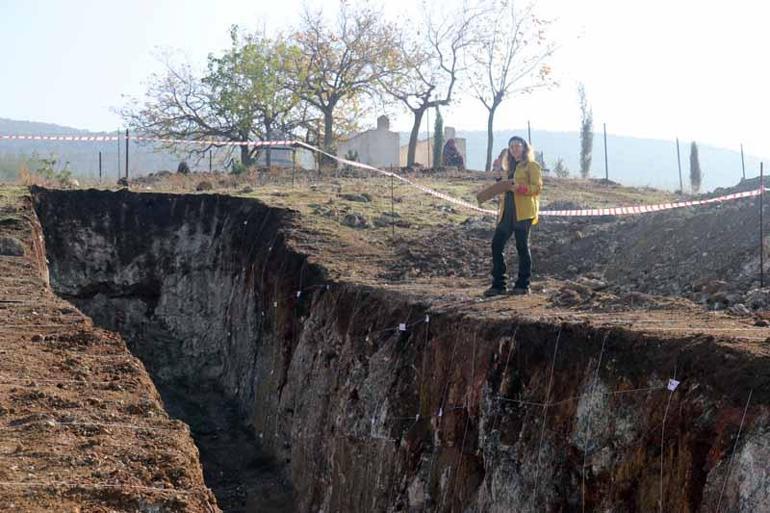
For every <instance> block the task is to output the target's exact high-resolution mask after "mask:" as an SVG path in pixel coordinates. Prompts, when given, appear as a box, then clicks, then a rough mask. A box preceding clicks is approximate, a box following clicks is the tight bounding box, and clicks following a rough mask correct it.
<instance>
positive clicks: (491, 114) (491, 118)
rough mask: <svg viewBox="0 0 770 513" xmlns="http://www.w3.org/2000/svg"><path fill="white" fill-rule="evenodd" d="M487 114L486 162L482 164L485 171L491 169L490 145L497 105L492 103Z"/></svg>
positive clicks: (493, 139)
mask: <svg viewBox="0 0 770 513" xmlns="http://www.w3.org/2000/svg"><path fill="white" fill-rule="evenodd" d="M488 110H489V115H488V116H487V163H486V164H484V171H486V172H487V173H488V172H489V171H491V170H492V146H493V145H494V144H495V135H494V134H495V132H494V130H495V111H497V105H496V104H493V105H492V108H491V109H488Z"/></svg>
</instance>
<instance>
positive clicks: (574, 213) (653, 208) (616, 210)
mask: <svg viewBox="0 0 770 513" xmlns="http://www.w3.org/2000/svg"><path fill="white" fill-rule="evenodd" d="M298 144H299V146H302V147H305V148H307V149H308V150H310V151H316V152H319V153H321V154H323V155H326V156H327V157H330V158H333V159H334V160H336V161H337V162H341V163H343V164H346V165H349V166H353V167H358V168H361V169H367V170H369V171H375V172H377V173H380V174H383V175H385V176H392V177H393V178H395V179H397V180H400V181H402V182H404V183H406V184H409V185H410V186H412V187H414V188H416V189H419V190H421V191H423V192H425V193H426V194H430V195H431V196H435V197H437V198H441V199H443V200H445V201H448V202H450V203H454V204H455V205H458V206H461V207H463V208H466V209H469V210H474V211H476V212H480V213H482V214H491V215H497V211H495V210H490V209H486V208H481V207H479V206H477V205H474V204H473V203H470V202H467V201H464V200H461V199H458V198H455V197H453V196H449V195H448V194H444V193H442V192H438V191H436V190H434V189H431V188H430V187H425V186H424V185H420V184H418V183H415V182H413V181H411V180H409V179H408V178H405V177H403V176H401V175H398V174H396V173H393V172H390V171H385V170H382V169H378V168H376V167H373V166H370V165H367V164H361V163H360V162H355V161H351V160H347V159H343V158H340V157H337V156H335V155H331V154H330V153H327V152H325V151H323V150H321V149H319V148H316V147H314V146H311V145H309V144H305V143H303V142H300V143H298ZM762 190H763V188H759V189H755V190H753V191H746V192H736V193H734V194H727V195H725V196H719V197H717V198H709V199H704V200H694V201H680V202H676V203H661V204H658V205H635V206H629V207H611V208H593V209H582V210H541V211H540V215H541V216H550V217H567V216H570V217H598V216H621V215H634V214H646V213H649V212H660V211H663V210H671V209H675V208H683V207H694V206H698V205H707V204H711V203H721V202H723V201H730V200H736V199H741V198H750V197H753V196H759V195H760V194H761V193H762Z"/></svg>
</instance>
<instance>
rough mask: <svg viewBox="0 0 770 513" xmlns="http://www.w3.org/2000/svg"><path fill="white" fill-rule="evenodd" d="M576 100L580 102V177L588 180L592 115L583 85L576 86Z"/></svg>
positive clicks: (591, 146)
mask: <svg viewBox="0 0 770 513" xmlns="http://www.w3.org/2000/svg"><path fill="white" fill-rule="evenodd" d="M578 98H579V100H580V176H582V177H583V178H588V173H589V172H590V171H591V157H592V155H591V153H592V151H593V147H594V129H593V124H594V115H593V112H592V110H591V106H590V105H588V100H587V99H586V89H585V86H583V84H580V85H579V86H578Z"/></svg>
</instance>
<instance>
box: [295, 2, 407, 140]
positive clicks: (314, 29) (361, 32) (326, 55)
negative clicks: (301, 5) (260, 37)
mask: <svg viewBox="0 0 770 513" xmlns="http://www.w3.org/2000/svg"><path fill="white" fill-rule="evenodd" d="M294 38H295V39H296V42H297V45H298V46H299V49H300V58H299V59H297V60H295V62H294V67H295V69H296V70H297V75H296V76H295V78H294V81H293V85H294V87H295V88H296V90H297V92H298V94H299V95H300V96H301V98H302V99H303V100H304V101H305V102H307V103H309V104H310V105H312V106H313V107H314V108H315V109H317V110H318V111H319V113H320V118H321V120H322V121H323V126H322V128H321V129H320V130H319V129H316V130H317V131H319V132H321V134H322V136H323V147H324V149H325V150H326V151H328V152H330V153H333V152H334V141H335V124H336V123H337V122H338V121H339V120H340V119H341V116H340V115H339V114H338V107H340V106H341V105H344V107H345V109H344V110H345V115H347V116H350V114H351V113H356V112H358V111H360V109H361V108H362V107H361V106H362V103H363V102H364V101H365V97H367V96H370V97H374V96H376V95H377V88H378V84H379V83H380V80H381V79H383V78H384V77H385V76H386V75H387V74H389V73H391V72H392V65H394V64H395V63H396V62H397V59H396V56H397V51H396V32H395V30H394V28H393V27H392V25H390V24H388V23H385V22H384V21H383V16H382V14H381V13H380V12H378V11H376V10H372V9H369V8H353V7H350V5H349V4H348V3H346V2H342V3H341V4H340V9H339V12H338V13H337V20H336V25H335V26H334V27H333V28H330V27H328V26H327V24H326V22H325V21H324V19H323V17H322V15H321V13H320V12H311V11H309V10H306V11H305V13H304V15H303V18H302V24H301V27H300V29H299V30H298V31H297V33H296V34H295V35H294ZM343 119H344V118H343ZM321 134H319V136H320V135H321Z"/></svg>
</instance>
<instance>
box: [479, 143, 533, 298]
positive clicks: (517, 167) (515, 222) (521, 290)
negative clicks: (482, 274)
mask: <svg viewBox="0 0 770 513" xmlns="http://www.w3.org/2000/svg"><path fill="white" fill-rule="evenodd" d="M499 165H500V171H501V174H502V177H501V178H502V179H503V180H507V181H510V182H511V187H510V191H508V192H506V193H505V194H502V195H501V196H500V197H499V203H498V211H497V228H496V229H495V234H494V236H493V237H492V286H491V287H490V288H489V289H487V291H486V292H484V295H485V296H487V297H490V296H497V295H501V294H505V293H506V292H507V291H506V281H507V275H506V271H507V268H506V265H505V257H504V255H503V252H504V250H505V245H506V243H507V242H508V240H509V239H510V238H511V236H513V237H514V239H515V241H516V252H517V253H518V256H519V273H518V277H517V279H516V283H515V284H514V287H513V289H512V290H511V292H512V293H513V294H517V295H520V294H528V293H529V282H530V278H531V276H532V255H531V253H530V251H529V232H530V228H531V227H532V225H534V224H537V222H538V212H539V210H540V199H539V197H540V191H541V190H542V189H543V179H542V173H541V170H540V165H539V164H538V163H537V162H535V160H534V158H533V151H532V148H531V147H530V146H529V144H527V142H526V141H525V140H524V139H522V138H521V137H518V136H515V137H511V139H510V140H509V141H508V149H507V150H505V151H504V152H503V154H501V155H500V157H499Z"/></svg>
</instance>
